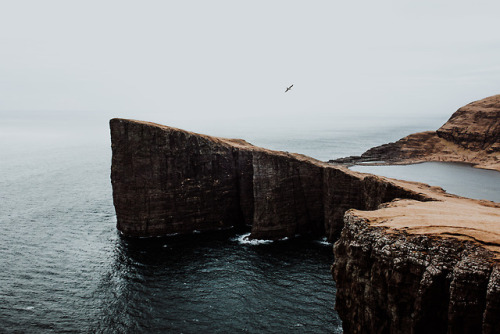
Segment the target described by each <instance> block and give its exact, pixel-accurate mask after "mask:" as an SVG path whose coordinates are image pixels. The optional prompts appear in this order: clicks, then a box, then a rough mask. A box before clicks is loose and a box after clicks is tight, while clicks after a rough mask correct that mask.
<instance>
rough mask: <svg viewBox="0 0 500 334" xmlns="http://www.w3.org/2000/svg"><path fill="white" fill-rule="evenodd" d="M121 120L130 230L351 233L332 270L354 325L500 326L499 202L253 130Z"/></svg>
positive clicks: (117, 161)
mask: <svg viewBox="0 0 500 334" xmlns="http://www.w3.org/2000/svg"><path fill="white" fill-rule="evenodd" d="M110 127H111V139H112V152H113V157H112V168H111V181H112V186H113V201H114V204H115V209H116V215H117V228H118V229H119V230H120V232H121V233H122V234H123V235H125V236H131V237H152V236H162V235H167V234H173V233H192V232H194V231H196V230H198V231H209V230H218V229H226V228H231V227H238V226H244V225H247V226H251V237H253V238H262V239H278V238H283V237H293V236H294V235H296V234H312V235H315V236H321V235H326V236H327V237H328V238H329V239H330V240H335V239H337V237H338V236H339V234H340V232H341V231H342V233H341V235H340V239H339V240H338V241H337V242H336V244H335V247H334V250H335V263H334V265H333V267H332V268H333V269H332V272H333V276H334V278H335V280H336V281H337V301H336V308H337V310H338V312H339V314H340V316H341V318H342V321H343V326H344V332H345V333H372V332H376V333H422V332H424V333H427V332H429V333H434V332H435V333H442V332H449V333H465V332H468V333H477V332H481V331H482V332H484V333H495V332H499V331H500V324H499V318H498V314H499V311H500V269H499V259H500V204H499V203H493V202H488V201H477V200H471V199H466V198H461V197H457V196H454V195H449V194H446V193H445V192H444V191H442V190H441V189H440V188H436V187H429V186H427V185H424V184H421V183H414V182H405V181H398V180H391V179H388V178H384V177H378V176H374V175H368V174H362V173H357V172H353V171H350V170H348V169H346V168H344V167H340V166H333V165H330V164H327V163H323V162H320V161H317V160H315V159H312V158H309V157H306V156H303V155H300V154H291V153H285V152H276V151H270V150H266V149H263V148H259V147H255V146H253V145H251V144H249V143H247V142H245V141H243V140H237V139H223V138H216V137H209V136H205V135H199V134H194V133H191V132H187V131H183V130H179V129H175V128H171V127H167V126H163V125H158V124H153V123H148V122H141V121H133V120H125V119H112V120H111V121H110ZM443 140H444V139H443ZM346 211H347V213H346Z"/></svg>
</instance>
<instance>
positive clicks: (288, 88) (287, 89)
mask: <svg viewBox="0 0 500 334" xmlns="http://www.w3.org/2000/svg"><path fill="white" fill-rule="evenodd" d="M292 87H293V85H291V86H290V87H287V88H286V90H285V93H286V92H288V91H289V90H290V89H292Z"/></svg>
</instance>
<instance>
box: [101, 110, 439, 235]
mask: <svg viewBox="0 0 500 334" xmlns="http://www.w3.org/2000/svg"><path fill="white" fill-rule="evenodd" d="M110 127H111V141H112V152H113V158H112V168H111V181H112V185H113V201H114V205H115V209H116V214H117V221H118V223H117V226H118V229H119V230H120V231H121V232H122V233H123V234H124V235H127V236H141V237H147V236H161V235H167V234H174V233H192V232H193V231H195V230H198V231H208V230H217V229H225V228H231V227H235V226H239V225H249V226H250V225H251V229H252V234H251V236H252V237H253V238H262V239H278V238H283V237H292V236H294V235H295V234H313V235H316V236H323V235H326V236H327V237H328V238H329V239H330V240H333V239H334V238H335V236H338V235H339V234H340V230H341V229H342V227H343V215H344V212H345V211H346V210H347V209H350V208H358V209H362V210H372V209H375V208H376V207H377V206H378V205H379V204H381V203H384V202H387V201H390V200H392V199H394V198H396V197H402V198H413V199H419V200H429V199H430V198H429V197H427V196H424V195H422V194H419V193H418V192H414V191H412V190H408V189H406V188H405V187H404V185H403V184H402V183H397V182H396V181H391V180H388V179H386V178H381V177H376V176H370V175H366V174H361V173H356V172H352V171H349V170H348V169H345V168H341V167H334V166H331V165H329V164H326V163H323V162H320V161H317V160H315V159H312V158H309V157H306V156H303V155H300V154H291V153H285V152H277V151H271V150H266V149H263V148H259V147H255V146H253V145H251V144H249V143H247V142H245V141H243V140H236V139H223V138H216V137H209V136H205V135H199V134H194V133H191V132H187V131H183V130H179V129H175V128H171V127H167V126H163V125H159V124H153V123H148V122H141V121H133V120H125V119H112V120H111V121H110Z"/></svg>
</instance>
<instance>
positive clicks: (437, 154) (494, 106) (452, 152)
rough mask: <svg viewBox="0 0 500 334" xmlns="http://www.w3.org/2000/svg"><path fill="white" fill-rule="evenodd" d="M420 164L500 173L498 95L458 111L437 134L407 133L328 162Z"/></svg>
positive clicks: (499, 99) (432, 132) (430, 132)
mask: <svg viewBox="0 0 500 334" xmlns="http://www.w3.org/2000/svg"><path fill="white" fill-rule="evenodd" d="M381 161H383V162H385V163H389V164H394V163H415V162H423V161H450V162H467V163H472V164H474V165H476V167H480V168H487V169H494V170H498V171H500V95H495V96H491V97H488V98H485V99H483V100H480V101H476V102H472V103H470V104H468V105H466V106H464V107H462V108H460V109H458V110H457V111H456V112H455V113H454V114H453V115H452V116H451V118H450V119H449V120H448V122H446V123H445V124H444V125H443V126H442V127H441V128H439V129H438V130H437V131H427V132H420V133H415V134H411V135H409V136H407V137H404V138H402V139H400V140H398V141H397V142H395V143H389V144H384V145H381V146H377V147H373V148H371V149H369V150H368V151H366V152H365V153H363V154H362V155H361V156H352V157H347V158H342V159H337V160H332V161H331V162H336V163H350V164H351V163H359V162H377V163H380V162H381Z"/></svg>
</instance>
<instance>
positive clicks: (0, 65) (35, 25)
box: [0, 0, 500, 124]
mask: <svg viewBox="0 0 500 334" xmlns="http://www.w3.org/2000/svg"><path fill="white" fill-rule="evenodd" d="M499 13H500V1H498V0H496V1H481V0H476V1H442V0H433V1H426V0H424V1H414V0H412V1H404V0H394V1H332V0H329V1H320V0H317V1H316V0H310V1H305V0H300V1H294V0H286V1H278V0H265V1H261V0H252V1H238V0H227V1H220V0H211V1H207V0H203V1H194V0H183V1H180V0H179V1H173V0H168V1H167V0H162V1H151V0H143V1H124V0H120V1H106V0H99V1H89V0H86V1H68V0H61V1H53V0H43V1H40V0H33V1H26V0H12V1H2V2H1V3H0V94H1V96H0V97H1V98H0V112H1V113H0V116H2V115H3V117H5V115H10V114H12V113H13V112H16V111H29V112H37V113H40V114H42V115H43V113H48V112H52V111H59V112H61V113H65V114H68V115H71V114H72V113H78V112H88V113H92V112H94V113H100V114H102V115H109V116H115V117H130V118H137V119H145V120H153V121H160V122H163V123H165V124H169V123H170V122H172V123H174V124H175V123H176V122H177V123H178V122H180V123H182V124H188V123H189V121H190V120H200V119H201V120H206V121H222V120H231V121H237V120H245V121H258V122H265V121H266V120H272V119H274V120H279V119H288V120H292V121H296V122H303V121H305V120H310V119H332V118H333V119H335V118H341V117H343V115H346V114H347V115H350V116H353V115H355V116H358V115H359V116H370V117H381V118H384V117H390V116H394V115H397V116H398V117H400V116H404V117H406V116H408V117H420V116H432V115H448V116H449V115H451V113H452V112H453V111H454V110H455V109H456V108H458V107H460V106H462V105H464V104H466V103H468V102H471V101H473V100H477V99H480V98H483V97H486V96H490V95H494V94H499V93H500V33H499V32H500V19H499V15H500V14H499ZM291 84H293V85H294V87H293V89H292V90H291V91H290V92H288V93H286V94H285V93H284V91H285V88H286V87H287V86H289V85H291Z"/></svg>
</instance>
